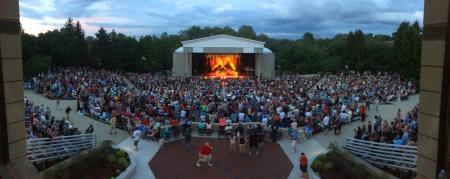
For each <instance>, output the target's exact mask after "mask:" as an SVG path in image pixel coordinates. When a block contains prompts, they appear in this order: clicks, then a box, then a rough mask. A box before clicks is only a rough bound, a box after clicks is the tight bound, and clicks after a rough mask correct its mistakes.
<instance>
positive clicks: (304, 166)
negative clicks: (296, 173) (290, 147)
mask: <svg viewBox="0 0 450 179" xmlns="http://www.w3.org/2000/svg"><path fill="white" fill-rule="evenodd" d="M307 169H308V159H307V158H306V156H305V153H303V152H302V154H301V155H300V170H301V171H302V174H303V178H305V179H308V178H309V176H308V171H307Z"/></svg>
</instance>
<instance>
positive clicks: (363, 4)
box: [20, 0, 424, 39]
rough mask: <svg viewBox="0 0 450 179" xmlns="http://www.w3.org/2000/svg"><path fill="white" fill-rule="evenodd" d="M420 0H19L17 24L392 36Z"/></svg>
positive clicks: (29, 28)
mask: <svg viewBox="0 0 450 179" xmlns="http://www.w3.org/2000/svg"><path fill="white" fill-rule="evenodd" d="M423 6H424V2H423V0H264V1H262V0H228V1H216V0H191V1H188V0H20V16H21V22H22V26H23V27H24V29H25V31H26V32H27V33H32V34H38V33H40V32H45V31H47V30H52V29H55V28H60V27H61V26H62V25H63V23H64V22H65V20H66V19H67V18H68V17H72V18H74V19H75V20H79V21H80V22H81V23H82V25H83V28H84V29H85V31H86V33H87V34H88V35H93V34H94V33H95V32H96V31H97V30H98V28H99V27H100V26H102V27H104V28H106V29H108V30H111V29H115V30H116V31H117V32H122V33H125V34H128V35H135V36H140V35H147V34H156V35H158V34H160V33H162V32H168V33H171V34H174V33H178V32H179V31H180V30H183V29H186V28H188V27H190V26H192V25H198V26H231V27H233V28H234V29H237V28H238V27H239V26H240V25H243V24H247V25H251V26H253V28H254V29H255V31H256V32H257V33H266V34H268V35H269V36H271V37H275V38H291V39H296V38H299V37H301V35H302V34H303V33H304V32H312V33H314V34H315V35H316V36H319V37H332V36H334V35H336V34H338V33H347V32H348V31H350V30H355V29H357V28H358V29H362V30H363V31H364V32H367V33H374V34H387V35H391V34H392V32H393V31H395V30H396V28H397V26H398V25H399V24H400V23H401V22H402V21H404V20H407V21H415V20H417V21H419V22H420V24H422V21H423Z"/></svg>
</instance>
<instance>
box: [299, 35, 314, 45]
mask: <svg viewBox="0 0 450 179" xmlns="http://www.w3.org/2000/svg"><path fill="white" fill-rule="evenodd" d="M302 41H304V42H305V43H313V42H314V34H312V33H311V32H305V33H304V34H303V37H302Z"/></svg>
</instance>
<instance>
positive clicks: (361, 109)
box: [359, 105, 366, 122]
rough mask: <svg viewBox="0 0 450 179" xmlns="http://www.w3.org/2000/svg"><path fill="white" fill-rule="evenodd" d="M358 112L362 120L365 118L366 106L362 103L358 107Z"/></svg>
mask: <svg viewBox="0 0 450 179" xmlns="http://www.w3.org/2000/svg"><path fill="white" fill-rule="evenodd" d="M359 114H360V115H361V121H362V122H364V121H365V120H366V108H365V107H364V105H362V106H361V107H360V108H359Z"/></svg>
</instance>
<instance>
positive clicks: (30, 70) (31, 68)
mask: <svg viewBox="0 0 450 179" xmlns="http://www.w3.org/2000/svg"><path fill="white" fill-rule="evenodd" d="M50 67H51V61H50V57H48V56H44V55H36V56H33V57H32V58H30V59H29V60H27V61H26V62H25V63H24V64H23V68H24V69H25V70H24V76H25V78H30V77H32V76H33V75H37V74H38V73H41V72H45V71H46V70H47V69H49V68H50Z"/></svg>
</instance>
